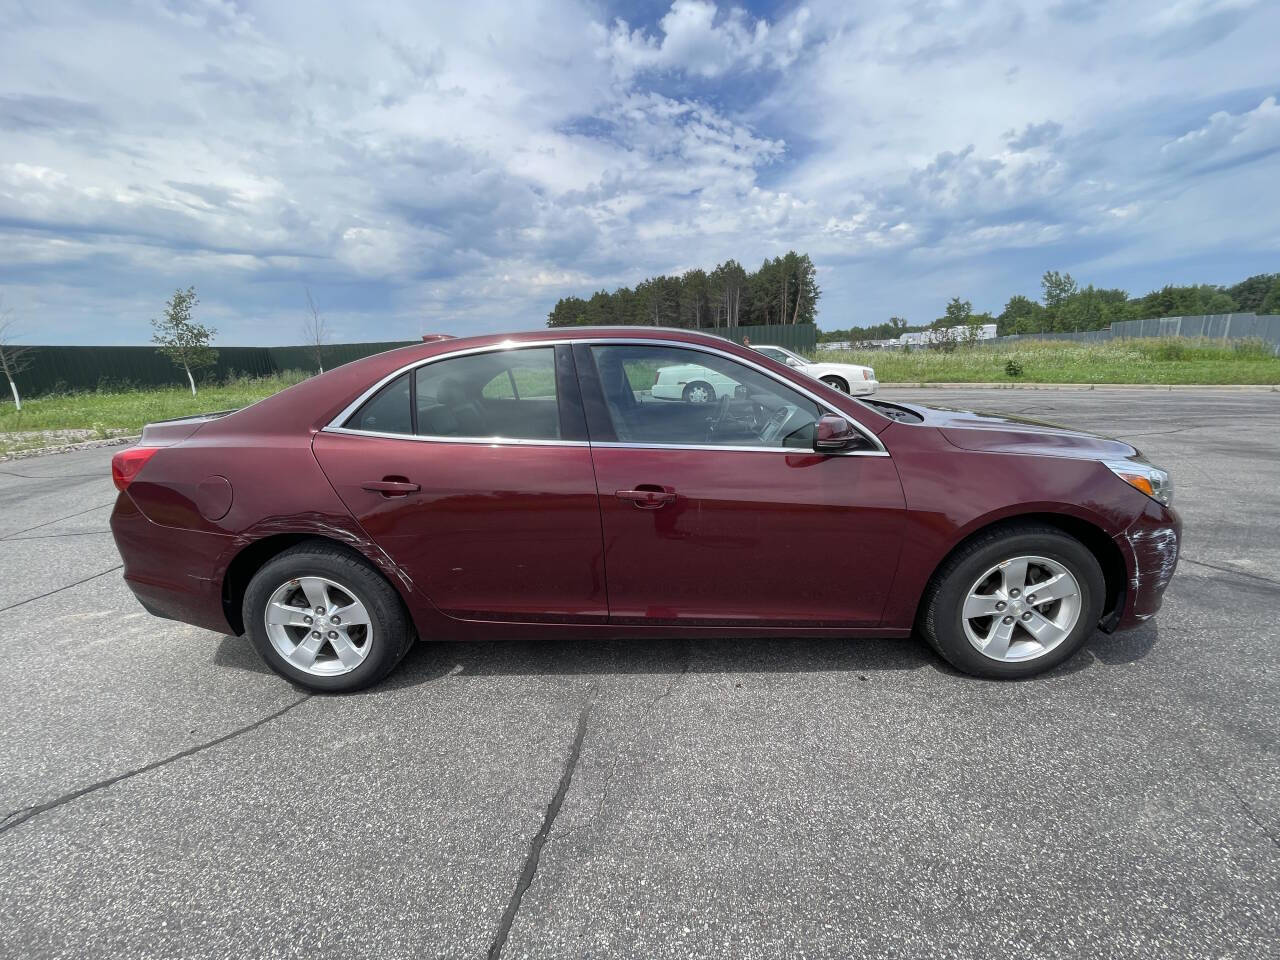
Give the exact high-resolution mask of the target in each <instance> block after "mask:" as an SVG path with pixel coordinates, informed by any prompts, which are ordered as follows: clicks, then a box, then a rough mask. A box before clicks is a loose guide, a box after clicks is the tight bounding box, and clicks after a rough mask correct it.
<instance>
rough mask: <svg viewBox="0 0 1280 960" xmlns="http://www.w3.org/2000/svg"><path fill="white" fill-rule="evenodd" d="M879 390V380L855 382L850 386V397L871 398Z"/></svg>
mask: <svg viewBox="0 0 1280 960" xmlns="http://www.w3.org/2000/svg"><path fill="white" fill-rule="evenodd" d="M879 389H880V381H879V380H855V381H853V383H851V384H849V396H851V397H869V396H871V394H873V393H875V392H876V391H877V390H879Z"/></svg>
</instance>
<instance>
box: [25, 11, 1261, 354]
mask: <svg viewBox="0 0 1280 960" xmlns="http://www.w3.org/2000/svg"><path fill="white" fill-rule="evenodd" d="M1277 29H1280V9H1278V8H1277V7H1276V6H1275V5H1274V4H1272V5H1251V4H1246V3H1229V2H1212V3H1180V4H1176V5H1175V6H1173V7H1169V6H1168V5H1166V4H1162V3H1160V2H1158V0H1137V2H1135V3H1133V4H1126V5H1114V4H1095V3H1088V2H1074V3H1063V4H1058V5H1057V6H1056V7H1054V8H1052V9H1045V8H1043V7H1042V6H1040V5H1031V4H1027V5H1017V4H1014V3H1011V2H1005V0H945V2H944V0H925V2H920V3H913V4H910V5H902V4H896V3H884V4H880V5H858V6H856V7H854V6H851V5H849V4H847V3H845V2H840V0H806V3H805V4H804V5H796V6H793V7H789V8H787V9H785V10H784V11H782V12H780V13H778V14H777V15H774V16H770V17H768V18H763V19H762V18H760V17H757V16H755V15H752V14H749V13H746V12H744V11H742V10H740V9H738V8H736V7H735V6H733V4H732V3H728V4H724V3H722V4H718V5H717V4H712V3H708V2H702V0H677V2H675V3H672V4H671V5H670V6H669V7H668V8H667V9H666V10H664V11H661V15H660V16H658V18H657V19H656V21H653V22H651V23H649V24H648V25H640V24H636V23H626V22H623V21H621V20H619V19H617V18H616V16H614V15H613V14H612V13H611V12H610V11H609V10H608V9H602V8H599V7H597V6H594V5H592V6H588V5H585V4H579V3H576V2H573V0H569V2H552V0H533V2H530V3H525V4H519V5H512V4H506V3H497V2H493V3H488V2H484V0H476V2H472V3H469V4H466V5H463V6H458V5H448V6H445V5H433V4H420V3H416V2H411V0H402V2H388V3H385V4H377V5H375V6H372V7H360V8H355V7H350V8H343V7H340V6H335V5H323V4H322V5H316V4H312V3H303V2H301V0H281V2H279V3H275V4H269V5H261V6H252V7H250V6H247V5H240V4H237V3H234V2H231V0H207V2H201V0H182V2H179V0H170V2H165V0H152V2H149V3H145V4H143V3H140V4H134V5H102V4H90V3H87V2H84V3H73V2H71V0H50V2H49V3H46V4H41V5H39V6H36V7H31V8H29V9H27V10H26V11H25V12H24V13H22V14H21V15H19V14H17V13H12V12H10V13H0V286H3V287H4V288H5V289H6V293H7V296H6V299H7V301H8V302H10V303H11V304H14V305H17V306H19V307H22V308H24V309H25V310H26V312H27V313H28V314H29V315H38V316H40V317H42V318H46V322H44V323H43V331H47V332H48V335H49V337H50V338H51V339H55V340H56V339H67V340H80V341H81V342H83V341H84V339H85V338H86V337H106V338H107V339H109V340H115V341H124V342H128V341H131V340H138V339H139V338H140V337H142V338H145V321H146V318H147V317H149V316H150V315H151V314H152V313H153V312H154V310H155V307H156V305H158V304H159V303H160V302H162V301H163V299H164V297H165V296H166V295H167V294H168V293H169V292H171V290H172V288H173V287H175V286H178V285H183V286H185V285H186V284H187V283H196V285H197V287H198V288H199V289H200V291H201V295H202V301H203V304H202V307H203V309H205V310H207V311H208V312H209V314H210V315H211V316H215V317H216V318H217V321H216V322H217V325H218V326H219V327H220V329H221V330H222V331H223V339H224V342H234V341H237V340H238V341H241V342H254V341H258V342H261V341H262V340H264V339H280V338H281V337H283V338H285V339H287V338H288V331H289V330H292V329H294V328H295V327H296V325H297V321H296V319H291V318H295V317H296V316H297V315H298V314H299V311H300V308H301V289H302V285H303V284H304V283H307V284H310V285H311V286H312V289H313V291H314V292H315V293H316V294H317V296H318V297H319V299H320V300H321V303H322V306H325V307H326V312H327V313H328V314H329V315H330V318H331V322H332V323H333V324H334V326H335V327H337V328H338V330H339V331H340V332H342V331H345V332H347V333H346V335H349V336H354V337H365V338H371V339H382V338H389V337H394V336H405V335H414V334H416V333H417V332H418V330H419V328H420V327H422V326H425V327H426V328H428V329H451V330H453V331H454V332H466V331H468V330H477V329H498V328H508V329H509V328H513V327H527V326H530V325H538V324H540V323H541V322H543V320H544V318H545V315H546V312H547V310H548V309H549V308H550V307H551V305H552V304H553V303H554V301H555V299H556V298H557V297H558V296H560V295H561V294H566V293H587V292H590V291H592V290H594V289H599V288H601V287H611V286H614V285H618V284H622V283H628V284H630V283H635V282H636V281H637V280H639V279H641V278H642V277H643V276H645V275H646V274H650V273H653V272H658V271H665V270H679V269H684V268H687V267H690V266H695V265H712V264H714V263H715V262H716V261H718V260H722V259H725V258H727V257H734V258H736V259H738V260H740V261H742V262H744V263H756V262H758V261H759V260H760V259H761V258H762V257H765V256H772V255H775V254H777V253H780V252H782V251H784V250H786V249H787V248H796V249H801V250H807V251H809V252H810V253H811V254H813V255H814V256H815V259H816V260H817V262H818V265H819V267H820V268H821V269H822V271H823V278H824V289H825V290H826V295H825V297H824V301H823V307H822V316H821V320H822V322H824V323H826V324H828V325H832V326H835V325H839V326H843V325H847V324H848V323H851V322H855V321H857V320H864V321H877V320H879V319H883V316H887V315H889V314H890V313H899V314H905V315H907V316H912V315H923V316H931V315H932V313H931V312H930V311H933V312H936V310H937V309H938V304H940V303H942V302H945V300H946V298H947V297H949V296H951V295H954V294H956V293H963V294H964V296H966V297H967V298H970V299H973V300H974V302H975V305H976V306H978V307H980V308H986V307H996V308H998V307H999V305H1000V303H999V302H997V301H999V300H1001V299H1002V298H1003V297H1004V296H1006V295H1007V294H1008V293H1009V292H1012V291H1011V290H1010V286H1011V285H1016V286H1017V287H1019V288H1021V289H1023V290H1033V289H1034V283H1035V277H1036V276H1038V274H1039V273H1040V272H1041V271H1042V270H1044V269H1046V268H1049V267H1054V268H1060V269H1072V270H1073V272H1075V273H1077V274H1078V275H1084V276H1085V277H1086V279H1097V280H1099V282H1103V281H1105V282H1108V283H1127V282H1128V281H1127V280H1125V279H1124V277H1122V276H1119V275H1118V274H1119V273H1120V271H1121V267H1122V266H1123V268H1124V269H1125V270H1133V269H1134V264H1138V265H1140V266H1142V267H1143V269H1148V268H1150V270H1152V271H1155V270H1156V269H1157V267H1156V266H1155V265H1153V264H1156V263H1157V258H1165V259H1166V260H1168V261H1170V262H1173V261H1177V263H1178V265H1179V267H1178V268H1179V269H1181V270H1183V271H1188V272H1184V273H1170V274H1168V279H1170V280H1182V279H1185V280H1197V281H1215V280H1231V279H1235V277H1234V275H1232V276H1220V275H1219V274H1218V273H1216V272H1210V273H1208V274H1207V275H1206V274H1205V273H1197V272H1195V263H1196V259H1195V258H1196V257H1197V256H1198V255H1199V254H1200V252H1201V251H1203V252H1204V256H1205V257H1206V258H1207V259H1206V262H1211V263H1213V264H1218V265H1220V264H1222V263H1233V264H1235V263H1239V264H1240V266H1239V268H1238V272H1240V273H1241V274H1243V273H1245V272H1248V271H1249V269H1250V268H1249V266H1248V265H1249V264H1252V263H1254V262H1256V261H1258V260H1260V259H1261V258H1265V257H1271V258H1274V256H1275V250H1276V239H1275V238H1276V236H1277V233H1278V232H1280V230H1278V225H1277V217H1278V216H1280V215H1278V214H1276V213H1275V212H1274V211H1275V210H1276V209H1277V208H1280V203H1277V202H1276V191H1277V187H1276V186H1275V184H1274V183H1273V182H1272V181H1273V180H1274V177H1267V176H1263V175H1261V174H1260V173H1259V172H1258V171H1259V169H1260V168H1262V167H1265V166H1266V165H1267V164H1266V163H1265V159H1264V158H1265V157H1267V156H1268V153H1269V151H1272V150H1274V149H1276V147H1277V145H1278V144H1280V131H1278V127H1280V124H1278V122H1277V115H1278V114H1280V110H1278V109H1277V106H1276V99H1275V95H1276V93H1278V92H1280V91H1278V90H1277V89H1276V88H1275V78H1274V77H1273V76H1271V75H1269V74H1268V71H1267V69H1266V67H1267V65H1268V64H1269V63H1270V62H1271V59H1272V58H1273V51H1272V49H1271V47H1272V45H1273V44H1272V42H1271V39H1270V38H1271V37H1273V36H1274V35H1275V34H1276V32H1277ZM1225 37H1230V43H1231V51H1230V55H1224V51H1225V48H1226V45H1225V44H1223V43H1219V42H1217V41H1219V40H1222V39H1223V38H1225ZM1191 41H1195V42H1191ZM1188 43H1190V46H1187V44H1188ZM1174 49H1178V50H1179V51H1180V53H1179V55H1178V56H1176V57H1172V56H1168V51H1170V50H1174ZM1193 185H1194V189H1193V188H1192V187H1193ZM1188 211H1194V225H1192V221H1191V220H1190V213H1188ZM1184 220H1185V222H1184ZM1089 264H1094V265H1097V267H1098V269H1100V270H1106V269H1111V270H1114V271H1115V272H1116V273H1117V275H1116V276H1108V277H1102V276H1099V277H1091V276H1088V274H1087V271H1082V270H1081V269H1080V266H1081V265H1089ZM1270 268H1271V269H1275V267H1274V265H1271V266H1270ZM1218 269H1220V267H1218V266H1215V267H1214V270H1218ZM1232 269H1233V270H1235V269H1236V268H1235V267H1232ZM930 278H932V279H930ZM960 281H963V283H964V284H966V286H965V288H964V289H962V290H961V289H952V288H951V286H950V285H951V284H955V283H957V282H960ZM280 331H285V332H284V333H281V332H280Z"/></svg>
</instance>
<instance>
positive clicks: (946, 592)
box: [920, 526, 1106, 679]
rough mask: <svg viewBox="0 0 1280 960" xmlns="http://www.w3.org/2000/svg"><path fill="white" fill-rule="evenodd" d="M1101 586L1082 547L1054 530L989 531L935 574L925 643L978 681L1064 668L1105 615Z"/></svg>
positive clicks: (925, 615)
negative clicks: (1058, 666)
mask: <svg viewBox="0 0 1280 960" xmlns="http://www.w3.org/2000/svg"><path fill="white" fill-rule="evenodd" d="M1105 596H1106V581H1105V579H1104V578H1103V575H1102V568H1101V566H1100V565H1099V563H1098V560H1097V558H1096V557H1095V556H1094V555H1093V554H1092V553H1091V552H1090V551H1089V549H1088V548H1087V547H1085V545H1084V544H1082V543H1081V542H1080V541H1079V540H1076V539H1075V538H1074V537H1070V536H1068V535H1067V534H1065V533H1063V532H1062V531H1060V530H1057V529H1054V528H1053V527H1044V526H1015V527H1007V528H1003V529H996V530H992V531H990V532H988V533H985V534H982V535H980V536H978V537H976V538H975V539H974V540H972V541H970V542H969V543H967V544H965V545H964V546H963V547H962V548H961V549H960V550H959V551H957V552H956V553H955V554H954V555H953V556H952V557H951V558H949V559H948V560H947V561H946V563H944V564H943V566H942V568H941V569H939V570H938V572H937V574H935V575H934V578H933V580H932V581H931V582H930V584H929V588H928V589H927V591H926V592H925V597H924V602H923V604H922V607H921V617H920V628H921V632H922V633H923V634H924V636H925V639H926V640H928V641H929V643H930V644H931V645H932V646H933V648H934V649H935V650H937V651H938V653H939V654H941V655H942V656H943V658H944V659H946V660H947V662H948V663H950V664H951V665H952V666H954V667H956V668H957V669H959V670H963V671H964V672H965V673H971V674H974V675H975V676H982V677H999V678H1004V679H1017V678H1019V677H1030V676H1034V675H1035V674H1037V673H1041V672H1043V671H1045V670H1048V669H1050V668H1051V667H1054V666H1056V665H1058V664H1059V663H1062V662H1063V661H1064V660H1066V659H1067V658H1069V657H1070V656H1071V655H1072V654H1074V653H1075V652H1076V651H1077V650H1079V649H1080V647H1081V645H1082V644H1083V643H1084V642H1085V640H1086V639H1088V637H1089V635H1090V634H1091V633H1092V632H1093V630H1094V628H1095V626H1096V625H1097V623H1098V618H1099V617H1100V616H1101V614H1102V605H1103V602H1104V599H1105Z"/></svg>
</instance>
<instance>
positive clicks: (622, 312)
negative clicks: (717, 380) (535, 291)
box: [547, 250, 822, 330]
mask: <svg viewBox="0 0 1280 960" xmlns="http://www.w3.org/2000/svg"><path fill="white" fill-rule="evenodd" d="M821 295H822V291H821V290H820V289H819V288H818V282H817V271H816V270H815V269H814V266H813V261H812V260H810V259H809V255H808V254H807V253H796V252H795V251H794V250H788V251H787V252H786V253H785V254H784V255H783V256H780V257H774V258H773V259H772V260H765V261H764V262H763V263H762V264H760V269H759V270H756V271H755V272H748V271H747V270H746V269H745V268H744V267H743V266H742V264H740V263H738V261H736V260H726V261H725V262H724V263H722V264H719V265H718V266H716V267H715V269H713V270H710V271H708V270H703V269H694V270H686V271H685V272H684V273H682V274H680V275H678V276H668V275H665V274H660V275H659V276H656V277H649V278H647V279H645V280H643V281H642V282H640V283H638V284H636V285H635V287H634V288H633V287H619V288H618V289H617V290H614V291H613V292H612V293H609V292H608V291H607V290H599V291H597V292H596V293H594V294H592V295H591V296H590V297H589V298H587V299H583V298H582V297H563V298H561V299H560V300H559V301H557V302H556V305H555V306H554V307H553V308H552V310H551V312H550V314H548V315H547V326H549V327H578V326H598V325H606V326H608V325H623V326H654V327H686V328H689V329H693V330H700V329H704V328H710V329H720V328H728V329H732V328H734V327H738V326H749V325H766V324H798V323H813V322H814V319H815V317H816V315H817V310H818V298H819V297H820V296H821Z"/></svg>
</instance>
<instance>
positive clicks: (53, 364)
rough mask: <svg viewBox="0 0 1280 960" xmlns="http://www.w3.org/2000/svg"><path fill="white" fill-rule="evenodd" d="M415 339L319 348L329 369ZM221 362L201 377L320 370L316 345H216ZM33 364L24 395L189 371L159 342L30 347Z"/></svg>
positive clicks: (181, 378) (176, 381)
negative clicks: (161, 349) (165, 352)
mask: <svg viewBox="0 0 1280 960" xmlns="http://www.w3.org/2000/svg"><path fill="white" fill-rule="evenodd" d="M412 342H413V341H404V340H400V341H394V342H383V343H327V344H325V345H324V346H323V347H321V348H320V350H321V356H322V358H323V360H324V368H325V369H326V370H329V369H332V368H333V367H337V366H341V365H342V364H344V363H350V362H351V361H352V360H359V359H360V358H361V357H368V356H371V355H373V354H375V353H382V352H383V351H385V350H392V349H394V348H396V347H403V346H405V345H406V343H412ZM216 349H217V351H218V362H217V363H216V364H215V365H214V366H212V367H207V368H205V369H204V370H201V371H199V372H198V373H197V374H196V379H197V381H200V382H206V383H207V382H210V381H224V380H227V379H229V378H230V377H234V376H250V377H269V376H271V375H273V374H276V373H280V372H282V371H284V370H312V371H314V370H315V369H316V353H315V348H314V347H217V348H216ZM26 357H27V359H29V360H30V364H29V365H28V367H27V369H26V370H24V371H23V372H22V373H21V374H20V375H19V376H18V378H17V379H18V386H19V388H20V389H21V390H22V393H23V396H27V397H38V396H40V395H42V394H47V393H64V392H71V391H77V390H97V389H102V388H113V387H167V386H185V385H186V375H185V374H184V373H183V372H182V368H181V367H176V366H174V365H173V363H172V362H170V360H169V359H168V358H167V357H165V356H163V355H162V354H160V353H159V352H158V351H157V350H156V348H155V347H30V348H28V352H27V354H26Z"/></svg>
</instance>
